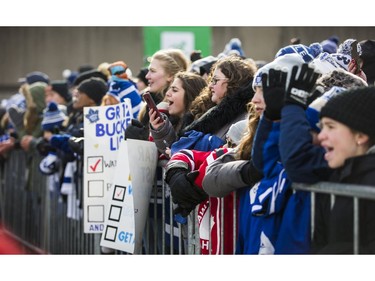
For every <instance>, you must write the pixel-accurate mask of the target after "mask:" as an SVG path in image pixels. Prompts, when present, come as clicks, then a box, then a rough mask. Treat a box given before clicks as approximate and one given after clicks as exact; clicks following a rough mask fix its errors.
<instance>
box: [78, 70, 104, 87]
mask: <svg viewBox="0 0 375 281" xmlns="http://www.w3.org/2000/svg"><path fill="white" fill-rule="evenodd" d="M93 77H96V78H100V79H102V80H103V81H104V82H107V76H105V74H104V73H103V72H101V71H99V70H96V69H93V70H89V71H85V72H82V73H81V74H79V75H78V76H77V78H76V79H75V80H74V82H73V85H74V86H78V85H79V84H81V82H82V81H84V80H86V79H90V78H93Z"/></svg>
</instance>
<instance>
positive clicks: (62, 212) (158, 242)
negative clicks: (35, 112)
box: [0, 150, 375, 255]
mask: <svg viewBox="0 0 375 281" xmlns="http://www.w3.org/2000/svg"><path fill="white" fill-rule="evenodd" d="M41 159H42V157H41V156H40V155H39V154H38V153H30V152H28V153H26V152H24V151H23V150H13V151H11V152H10V153H9V154H8V155H7V157H6V158H5V160H4V161H2V162H1V164H0V180H1V182H0V218H1V224H2V225H3V227H4V229H5V231H6V232H8V234H10V235H11V236H13V237H14V238H15V239H17V240H19V241H20V242H22V244H23V245H24V246H26V247H27V248H28V249H29V250H31V251H32V252H34V253H41V254H103V253H104V252H103V250H102V248H101V247H100V239H101V234H86V233H84V232H83V220H82V214H81V213H79V214H77V215H73V216H70V217H68V216H67V208H68V204H67V203H68V199H67V198H65V197H64V196H61V194H60V190H59V189H58V188H56V189H54V190H51V189H50V188H49V187H48V184H47V181H48V177H47V176H45V175H42V174H41V173H40V171H39V168H38V166H39V163H40V161H41ZM164 161H165V160H164ZM164 166H165V162H163V161H160V162H159V163H158V169H157V173H156V175H155V184H154V186H153V190H152V194H151V198H150V205H149V217H148V219H147V221H146V225H145V229H144V235H143V236H144V237H143V247H142V252H141V253H136V254H146V255H147V254H151V255H154V254H161V255H169V254H171V255H173V254H185V255H186V254H200V253H201V249H200V239H199V235H198V219H197V218H198V214H197V210H195V212H192V213H191V214H190V215H189V216H188V217H187V222H186V224H180V223H176V222H175V221H174V217H173V203H172V199H171V196H169V193H170V190H169V187H168V185H167V184H166V183H165V181H164V180H163V178H164V177H163V175H164V172H165V171H164ZM77 167H78V169H77V174H76V177H75V180H76V182H75V183H76V185H75V186H76V194H77V196H76V197H77V198H76V200H77V204H78V205H80V206H81V204H83V202H82V200H83V163H82V161H81V160H79V159H78V160H77ZM292 187H293V189H295V190H303V191H308V192H311V194H312V196H311V200H312V204H311V214H312V219H311V223H312V225H311V229H312V230H313V229H314V208H315V207H314V206H315V204H314V202H315V199H314V198H315V193H328V194H331V198H332V200H334V198H335V196H338V195H340V196H350V197H353V202H354V210H353V212H354V229H353V234H354V253H358V245H359V230H358V210H359V201H358V200H359V199H361V198H366V199H370V200H375V189H374V188H373V187H369V186H357V185H344V184H333V183H327V182H321V183H317V184H314V185H304V184H297V183H294V184H293V185H292ZM221 200H223V199H221ZM235 202H236V199H234V203H235ZM221 206H224V204H221ZM223 208H224V207H223ZM233 208H234V209H236V208H237V206H236V204H234V206H233ZM224 211H225V210H223V209H222V212H221V214H224ZM75 212H82V209H81V208H77V209H76V210H75ZM234 214H235V215H236V212H234ZM221 219H222V220H224V218H223V217H222V218H221ZM236 220H237V218H236V217H235V218H234V219H233V221H234V225H233V234H235V233H236V231H237V224H236ZM171 222H172V223H171ZM220 235H221V237H220V239H221V241H224V239H225V237H224V232H223V230H221V231H220ZM233 236H236V235H233ZM209 240H210V239H209ZM235 248H236V241H235V239H234V241H233V249H235ZM110 252H111V253H112V254H127V253H125V252H121V251H117V250H114V251H110ZM223 252H224V250H223V247H222V248H221V253H223ZM233 254H234V253H233Z"/></svg>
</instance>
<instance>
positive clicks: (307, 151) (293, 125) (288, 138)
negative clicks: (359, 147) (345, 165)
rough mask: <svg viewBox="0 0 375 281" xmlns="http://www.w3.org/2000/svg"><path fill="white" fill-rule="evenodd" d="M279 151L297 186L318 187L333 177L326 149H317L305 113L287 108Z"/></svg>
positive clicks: (298, 107) (288, 106)
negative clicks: (325, 157)
mask: <svg viewBox="0 0 375 281" xmlns="http://www.w3.org/2000/svg"><path fill="white" fill-rule="evenodd" d="M281 119H282V122H281V125H280V139H279V150H280V156H281V161H282V163H283V164H284V167H285V170H286V172H287V174H288V177H289V178H290V179H291V180H292V181H293V182H301V183H315V182H318V181H321V180H327V179H328V177H329V175H330V174H331V170H330V169H329V167H328V163H327V161H326V160H325V159H324V153H325V152H324V149H323V148H322V147H321V146H318V145H314V144H313V141H312V135H311V132H310V131H311V126H310V124H309V122H308V120H307V119H306V114H305V111H304V109H303V108H302V107H300V106H297V105H286V106H284V107H283V109H282V111H281Z"/></svg>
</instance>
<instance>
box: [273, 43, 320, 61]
mask: <svg viewBox="0 0 375 281" xmlns="http://www.w3.org/2000/svg"><path fill="white" fill-rule="evenodd" d="M322 51H323V48H322V45H320V43H312V44H310V45H309V46H306V45H303V44H297V45H289V46H286V47H284V48H281V49H280V50H279V51H278V52H277V53H276V56H275V58H277V57H280V56H283V55H285V54H299V55H300V56H301V57H302V58H303V60H304V61H305V62H310V61H312V60H313V59H315V58H316V57H317V56H318V55H319V54H320V53H321V52H322Z"/></svg>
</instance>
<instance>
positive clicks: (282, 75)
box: [262, 68, 287, 120]
mask: <svg viewBox="0 0 375 281" xmlns="http://www.w3.org/2000/svg"><path fill="white" fill-rule="evenodd" d="M286 77H287V73H286V72H283V71H281V70H275V69H273V68H271V69H270V70H269V71H268V74H267V73H263V74H262V87H263V98H264V102H265V103H266V109H265V111H264V116H265V117H267V118H268V119H269V120H280V119H281V109H282V107H283V105H284V95H285V84H286Z"/></svg>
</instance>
